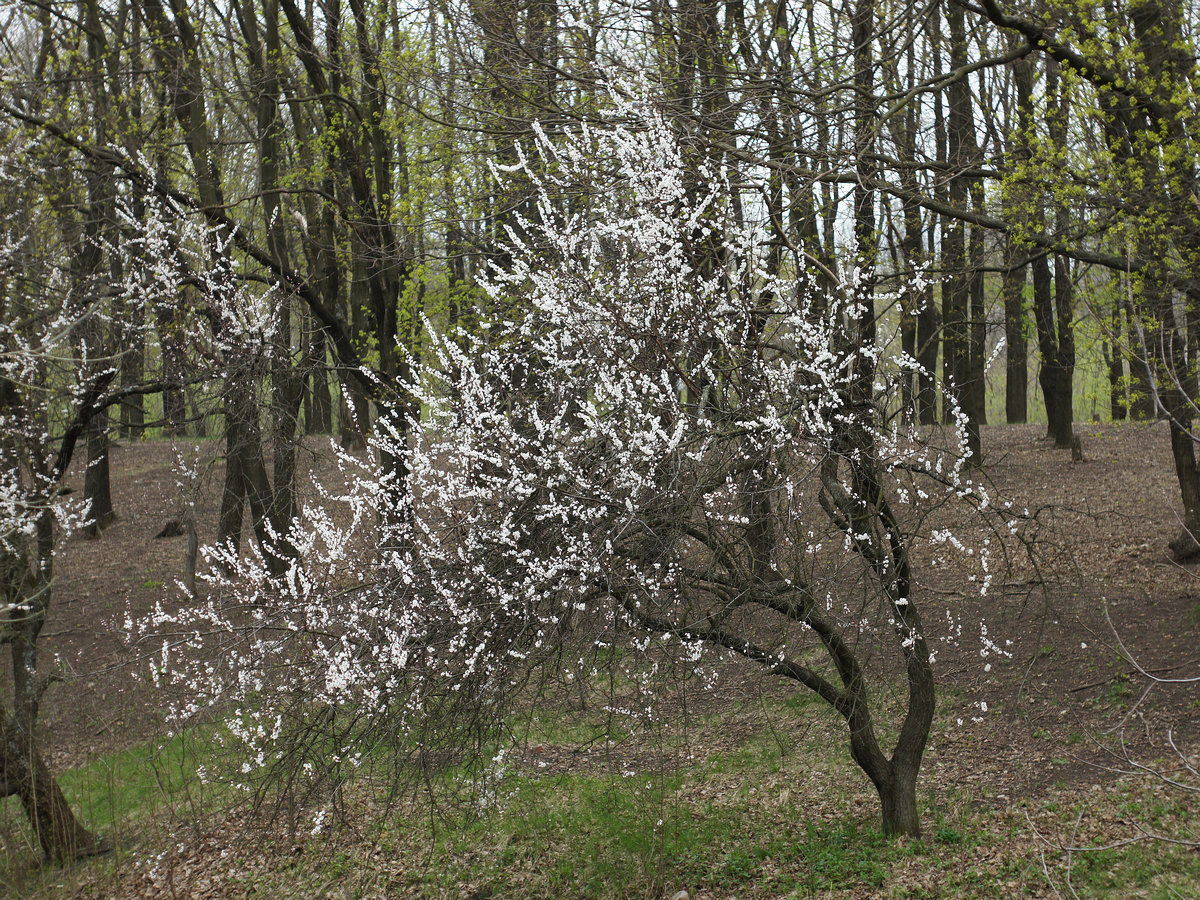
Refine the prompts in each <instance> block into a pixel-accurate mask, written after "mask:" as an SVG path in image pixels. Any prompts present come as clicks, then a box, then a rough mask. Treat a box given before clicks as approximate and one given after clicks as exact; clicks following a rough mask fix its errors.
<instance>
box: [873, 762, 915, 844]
mask: <svg viewBox="0 0 1200 900" xmlns="http://www.w3.org/2000/svg"><path fill="white" fill-rule="evenodd" d="M916 775H917V773H916V772H912V773H910V774H906V775H905V776H904V777H901V774H900V773H899V772H895V773H894V774H893V776H892V780H891V783H890V784H887V785H885V786H884V787H880V786H879V785H876V786H875V788H876V790H877V791H878V792H879V801H880V803H881V804H882V806H883V823H882V827H883V833H884V834H886V835H888V836H894V837H900V836H905V837H920V836H921V812H920V810H919V809H918V808H917V778H916Z"/></svg>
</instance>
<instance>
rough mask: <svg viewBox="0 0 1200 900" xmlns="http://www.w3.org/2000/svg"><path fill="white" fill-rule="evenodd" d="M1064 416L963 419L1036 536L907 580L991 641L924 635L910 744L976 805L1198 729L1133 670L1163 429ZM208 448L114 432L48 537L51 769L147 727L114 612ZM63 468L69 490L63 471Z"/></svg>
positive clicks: (1172, 672) (131, 652) (160, 575)
mask: <svg viewBox="0 0 1200 900" xmlns="http://www.w3.org/2000/svg"><path fill="white" fill-rule="evenodd" d="M1077 428H1078V431H1079V434H1080V435H1081V437H1082V442H1083V452H1084V457H1085V458H1084V461H1082V462H1074V461H1072V454H1071V451H1070V450H1057V449H1055V448H1054V447H1053V445H1052V444H1051V443H1048V442H1046V441H1045V440H1044V427H1043V426H1034V425H1031V426H996V427H985V428H984V430H983V445H984V448H985V453H986V457H985V465H984V472H985V473H986V479H987V482H988V483H989V485H990V490H991V491H992V492H993V495H994V497H995V498H997V499H996V502H997V503H1000V502H1002V501H1004V500H1008V501H1011V502H1012V503H1013V509H1014V510H1019V511H1021V513H1022V515H1023V516H1024V513H1025V511H1026V510H1028V518H1027V519H1025V520H1024V521H1025V524H1023V525H1022V529H1023V530H1022V533H1023V534H1026V535H1027V536H1029V537H1031V538H1036V542H1037V548H1038V551H1039V553H1038V556H1037V559H1036V560H1034V561H1030V560H1029V559H1027V558H1025V557H1023V556H1021V555H1020V553H1019V552H1016V553H1015V555H1014V557H1013V559H1012V561H1011V563H1010V565H1008V566H1006V567H1004V568H1003V569H1001V571H1002V572H1003V574H1002V575H1001V576H998V580H997V581H996V582H995V583H994V584H993V585H992V589H991V590H990V591H989V593H988V595H987V596H986V597H983V598H981V597H979V596H978V590H977V587H976V585H974V584H970V583H968V582H966V581H965V580H964V576H963V575H962V573H961V572H956V571H955V570H953V568H951V570H949V571H946V572H944V573H942V574H938V575H936V577H933V572H932V571H931V572H930V575H929V577H927V578H926V580H924V581H918V582H917V584H916V585H915V588H914V599H915V600H916V601H917V602H918V603H919V604H921V608H922V609H923V610H924V615H925V620H926V622H927V623H935V622H937V623H940V622H942V621H943V619H945V620H946V621H948V622H951V623H953V622H962V623H974V622H978V621H980V620H982V621H984V622H985V623H986V625H987V629H988V637H989V638H990V639H991V641H992V642H994V643H995V644H996V645H999V646H1000V647H1003V648H1005V650H1006V651H1007V653H1008V654H1010V655H1009V656H1004V655H997V654H992V655H989V656H987V657H986V658H983V657H981V655H980V645H979V643H978V642H977V641H975V640H973V639H964V640H963V641H961V642H959V643H957V644H950V643H945V644H938V647H939V651H938V663H937V669H938V678H939V683H940V684H941V685H942V686H943V688H947V690H944V692H943V696H942V699H941V700H940V703H941V707H940V710H939V712H940V714H941V715H948V716H950V717H952V718H953V719H954V720H955V721H957V720H958V719H961V720H962V725H961V727H957V728H951V729H950V730H949V733H948V734H946V735H944V736H943V737H941V738H940V740H939V741H938V742H937V743H936V744H935V745H934V746H932V747H931V748H930V751H929V754H928V761H927V763H926V765H925V767H924V769H923V773H922V777H923V779H924V780H926V781H928V782H930V783H952V784H958V785H963V786H968V787H973V788H976V787H977V788H982V787H983V786H985V785H986V787H987V790H982V789H981V790H974V791H972V794H973V796H974V797H975V798H976V802H978V803H984V804H987V803H993V804H996V805H1003V804H1006V803H1008V802H1010V801H1011V800H1012V799H1013V798H1018V797H1029V796H1035V795H1037V794H1039V793H1042V792H1045V791H1048V790H1051V789H1061V788H1062V787H1064V786H1067V787H1070V786H1079V788H1080V789H1081V790H1082V789H1090V788H1092V787H1093V786H1096V785H1101V786H1102V785H1104V784H1106V783H1108V782H1109V781H1111V780H1112V779H1113V778H1114V777H1116V775H1117V774H1118V773H1120V772H1123V771H1128V770H1129V769H1130V762H1129V760H1131V759H1132V760H1142V759H1144V760H1155V759H1164V758H1169V757H1171V756H1173V755H1174V753H1173V750H1172V748H1171V745H1170V742H1171V741H1172V740H1173V741H1174V742H1175V744H1176V745H1178V746H1180V747H1188V748H1192V752H1195V748H1196V746H1197V744H1198V743H1200V709H1198V708H1197V707H1198V705H1200V704H1197V699H1196V698H1197V697H1198V696H1200V691H1198V688H1197V685H1196V684H1195V683H1193V684H1191V685H1187V684H1177V685H1171V684H1156V683H1154V682H1153V681H1152V680H1151V679H1150V678H1148V677H1147V675H1146V674H1144V673H1152V674H1155V675H1158V676H1160V677H1163V678H1185V677H1188V676H1191V677H1196V676H1198V675H1200V572H1198V570H1197V568H1196V567H1195V566H1181V565H1178V564H1176V563H1175V562H1173V561H1172V559H1171V558H1170V556H1169V551H1168V549H1167V544H1168V542H1169V541H1170V540H1171V539H1172V538H1174V537H1175V536H1176V534H1177V533H1178V530H1179V512H1180V502H1179V497H1178V490H1177V486H1176V482H1175V479H1174V475H1173V469H1172V465H1171V458H1170V445H1169V439H1168V434H1167V428H1166V425H1165V424H1163V423H1144V424H1135V423H1128V424H1111V425H1107V424H1106V425H1079V426H1077ZM320 446H322V443H321V442H314V443H313V444H312V445H311V446H310V449H311V450H313V451H314V454H316V453H317V452H318V451H319V447H320ZM221 449H222V447H221V445H220V444H219V443H218V442H214V441H201V442H195V441H179V442H174V443H173V442H171V441H164V440H159V441H137V442H124V443H122V445H121V446H119V447H117V448H115V449H114V451H113V457H112V475H113V479H114V481H113V500H114V505H115V508H116V510H117V514H118V519H117V520H116V522H115V523H114V524H113V525H112V526H111V527H109V528H108V529H107V531H106V532H105V533H104V534H103V536H102V537H101V538H99V539H95V540H89V539H86V538H83V537H81V536H77V537H72V538H71V539H70V540H68V541H67V542H66V544H65V545H64V546H63V547H62V549H61V552H60V553H59V555H58V557H57V562H56V580H55V596H54V601H53V606H52V611H51V614H50V617H49V619H48V621H47V623H46V626H45V629H44V631H43V638H42V648H43V654H44V657H43V658H44V659H45V660H46V661H47V664H48V665H56V666H57V667H58V671H60V672H61V673H62V676H63V678H62V681H61V683H59V684H56V685H55V686H53V687H52V689H51V690H50V691H49V693H48V694H47V696H46V699H45V702H44V706H43V711H42V716H41V740H42V747H43V750H44V753H45V755H46V758H47V761H48V763H49V764H50V767H51V769H52V770H54V771H63V770H65V769H69V768H72V767H76V766H79V765H81V764H83V763H85V762H87V761H89V760H92V759H95V758H96V757H97V756H99V755H102V754H107V753H111V752H113V751H116V750H120V749H122V748H126V747H130V746H133V745H137V744H140V743H143V742H145V741H147V740H149V739H151V738H152V737H154V736H156V735H160V734H162V733H163V730H164V724H163V714H162V713H163V710H162V698H161V696H160V695H158V694H156V692H155V691H154V690H153V689H152V688H151V687H150V686H149V685H148V684H146V683H145V682H144V681H143V680H141V679H139V677H137V676H138V675H141V674H144V673H145V671H146V664H145V661H144V659H142V661H140V662H139V658H140V657H139V654H144V653H149V652H153V648H142V647H137V646H136V645H133V644H130V643H129V637H130V636H129V633H128V631H127V628H126V625H125V622H126V619H127V617H130V616H132V617H134V618H137V617H139V616H144V615H146V614H147V613H149V612H150V611H151V610H152V609H153V607H154V605H155V604H156V603H158V602H160V601H161V600H162V599H163V598H164V595H165V594H169V593H170V592H172V591H177V590H178V589H177V588H174V587H173V584H174V582H175V581H176V579H179V578H181V577H182V574H183V566H184V557H185V552H186V546H187V539H186V537H182V536H180V537H170V538H162V539H156V538H155V537H154V535H155V534H156V533H158V532H159V531H160V530H161V529H162V527H163V524H164V522H165V521H166V520H167V519H168V518H169V517H171V516H178V515H180V514H181V513H182V512H183V508H184V503H185V496H184V493H185V492H184V489H183V488H181V487H180V486H179V485H178V484H177V476H176V474H175V471H174V469H173V463H174V461H175V458H176V455H177V453H180V452H182V453H184V454H185V455H186V456H187V458H188V459H189V460H192V459H193V458H196V457H197V455H198V458H199V460H200V464H201V465H200V467H201V469H202V471H203V472H204V475H203V477H202V478H201V479H199V481H198V482H197V484H198V488H197V489H196V491H195V492H194V499H195V502H196V519H197V522H198V523H199V526H200V539H201V541H202V542H203V541H205V540H211V539H212V537H213V533H212V532H213V529H214V527H215V522H216V518H217V506H218V500H219V486H220V472H221V464H220V451H221ZM317 458H318V457H317V456H316V455H310V456H309V457H308V459H309V462H310V464H315V460H317ZM69 483H70V484H72V485H74V486H76V487H81V486H82V475H81V473H80V472H74V473H73V476H72V478H71V479H69ZM1016 549H1017V551H1019V549H1020V548H1019V547H1017V548H1016ZM176 596H178V595H176ZM947 627H952V625H951V626H947ZM975 627H977V626H975ZM930 628H931V630H934V631H936V630H937V629H936V627H935V626H932V625H931V626H930ZM1009 642H1011V643H1009ZM1135 661H1136V665H1135ZM1139 669H1140V670H1141V671H1139ZM728 681H729V682H730V683H733V684H737V685H739V687H738V688H737V690H741V691H744V694H745V696H746V697H750V696H752V695H754V694H755V692H758V691H761V690H763V688H762V679H759V678H756V677H754V676H752V674H750V673H748V672H746V671H744V670H742V669H736V667H735V669H734V670H733V671H731V672H730V673H729V679H728ZM773 684H774V683H773ZM767 689H769V690H772V691H778V690H782V689H781V688H779V687H778V685H777V684H776V685H775V686H773V687H769V688H767ZM728 699H729V694H728V693H727V694H725V701H726V702H727V701H728ZM697 702H703V701H702V700H699V701H697ZM985 704H986V709H987V712H986V713H985V712H984V705H985ZM743 724H744V728H742V731H744V730H748V729H751V728H753V727H754V726H753V724H752V723H743ZM739 727H740V726H739V724H738V722H736V721H731V722H730V723H729V725H728V727H727V728H725V729H724V730H723V731H722V738H721V739H722V740H723V741H729V742H734V743H736V741H737V740H738V736H739V734H740V733H741V731H739ZM529 757H530V765H534V764H540V765H542V766H543V767H549V768H552V769H559V768H563V767H570V766H572V765H577V764H582V763H581V762H578V760H579V758H580V754H578V753H575V754H572V753H571V752H569V751H563V750H562V749H561V748H533V749H532V750H530V751H529ZM534 757H537V759H536V760H534V759H533V758H534Z"/></svg>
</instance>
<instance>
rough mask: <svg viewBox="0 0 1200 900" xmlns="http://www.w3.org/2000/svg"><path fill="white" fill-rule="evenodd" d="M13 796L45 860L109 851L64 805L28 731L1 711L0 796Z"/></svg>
mask: <svg viewBox="0 0 1200 900" xmlns="http://www.w3.org/2000/svg"><path fill="white" fill-rule="evenodd" d="M13 794H16V795H17V797H19V798H20V800H21V806H22V807H23V808H24V810H25V815H26V817H27V818H28V819H29V824H30V825H31V826H32V828H33V832H34V834H36V835H37V839H38V843H39V844H40V845H41V848H42V852H43V853H44V854H45V856H46V858H47V859H51V860H54V861H55V862H67V861H69V860H72V859H81V858H83V857H86V856H96V855H97V854H101V853H107V852H109V851H110V850H112V843H111V841H109V840H108V839H107V838H102V837H98V836H97V835H95V834H93V833H92V832H90V831H88V830H87V829H86V828H84V827H83V825H81V824H80V822H79V820H78V819H77V818H75V814H74V813H73V812H72V811H71V806H70V804H69V803H67V798H66V797H64V796H63V792H62V790H61V789H60V788H59V786H58V782H57V781H55V780H54V777H53V776H52V775H51V774H50V770H49V769H47V768H46V763H45V762H44V761H43V759H42V755H41V753H40V752H38V749H37V746H36V745H35V744H34V742H33V740H32V738H31V736H30V728H29V727H28V726H26V725H24V724H22V723H21V722H19V721H18V719H17V717H16V716H14V715H13V714H11V713H10V712H9V711H8V710H6V709H3V708H0V795H3V796H11V795H13Z"/></svg>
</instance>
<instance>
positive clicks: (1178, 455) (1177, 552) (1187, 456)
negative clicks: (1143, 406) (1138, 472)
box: [1170, 408, 1200, 562]
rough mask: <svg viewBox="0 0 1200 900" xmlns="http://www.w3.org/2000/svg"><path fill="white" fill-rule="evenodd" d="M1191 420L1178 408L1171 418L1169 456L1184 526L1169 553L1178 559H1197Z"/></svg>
mask: <svg viewBox="0 0 1200 900" xmlns="http://www.w3.org/2000/svg"><path fill="white" fill-rule="evenodd" d="M1191 431H1192V419H1191V417H1190V416H1188V415H1186V413H1185V411H1184V410H1183V409H1182V408H1180V409H1178V410H1177V411H1176V414H1175V415H1172V417H1171V455H1172V456H1173V457H1174V459H1175V474H1176V476H1177V477H1178V478H1179V489H1180V493H1181V494H1182V496H1183V527H1182V529H1181V530H1180V533H1179V536H1178V537H1177V538H1175V540H1173V541H1171V544H1170V547H1171V553H1172V554H1174V556H1175V559H1176V560H1177V561H1179V562H1190V561H1192V560H1195V559H1197V558H1200V469H1198V468H1197V466H1196V442H1195V438H1194V437H1192V433H1191Z"/></svg>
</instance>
